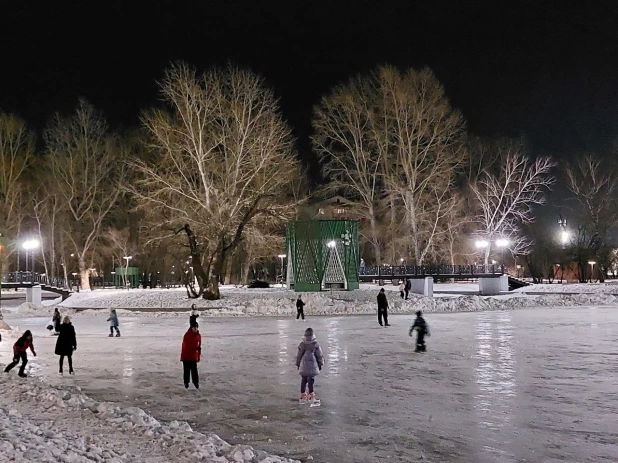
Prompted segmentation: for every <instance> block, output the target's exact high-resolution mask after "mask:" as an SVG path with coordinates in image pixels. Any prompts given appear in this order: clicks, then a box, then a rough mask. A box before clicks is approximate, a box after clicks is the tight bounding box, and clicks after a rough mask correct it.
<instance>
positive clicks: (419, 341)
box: [408, 310, 429, 352]
mask: <svg viewBox="0 0 618 463" xmlns="http://www.w3.org/2000/svg"><path fill="white" fill-rule="evenodd" d="M414 330H416V349H415V350H414V352H427V347H426V346H425V336H429V325H428V324H427V322H426V321H425V319H424V318H423V312H421V311H420V310H417V311H416V319H415V320H414V324H413V325H412V326H411V327H410V332H409V333H408V334H409V335H410V336H412V335H413V333H414Z"/></svg>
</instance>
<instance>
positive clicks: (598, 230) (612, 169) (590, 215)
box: [566, 155, 618, 281]
mask: <svg viewBox="0 0 618 463" xmlns="http://www.w3.org/2000/svg"><path fill="white" fill-rule="evenodd" d="M566 173H567V178H568V186H569V189H570V190H571V192H572V193H573V195H574V198H575V200H576V201H577V204H578V206H579V207H578V208H577V212H578V215H579V220H580V221H581V222H582V224H581V226H580V230H579V233H578V237H577V241H576V243H575V244H574V246H575V247H576V249H574V254H575V255H576V261H577V265H578V267H579V275H580V279H581V280H583V281H585V275H586V271H587V268H588V260H590V259H594V260H595V261H596V262H597V264H598V270H599V275H600V279H601V280H603V278H604V275H605V273H606V272H607V270H608V269H609V265H610V261H611V258H610V256H611V252H610V249H609V246H608V245H609V243H608V240H609V236H610V232H611V230H612V229H614V228H615V227H616V225H617V222H618V169H617V168H616V163H613V162H609V161H603V162H601V160H599V159H595V158H594V157H593V156H590V155H588V156H583V157H581V158H579V159H578V161H576V162H574V163H571V164H569V165H567V168H566Z"/></svg>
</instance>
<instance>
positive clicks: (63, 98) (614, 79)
mask: <svg viewBox="0 0 618 463" xmlns="http://www.w3.org/2000/svg"><path fill="white" fill-rule="evenodd" d="M1 5H2V6H1V10H0V23H1V27H0V44H1V48H2V58H1V59H2V61H1V62H2V66H1V72H0V108H1V109H2V110H4V111H7V112H12V113H16V114H18V115H19V116H21V117H23V118H25V119H26V120H27V121H28V123H29V124H30V125H31V126H32V127H34V128H36V129H41V128H42V127H43V126H44V125H45V123H46V122H47V121H48V120H49V118H50V117H51V116H52V115H53V113H54V112H55V111H61V112H70V111H72V110H73V108H74V107H75V105H76V102H77V99H78V97H85V98H87V99H88V100H89V101H91V102H92V103H93V104H94V105H95V106H96V107H98V108H100V109H102V110H103V111H104V113H105V115H106V116H107V118H108V120H109V121H110V123H111V125H112V126H114V127H117V128H128V127H134V126H137V125H138V123H139V122H138V116H139V110H140V109H141V108H145V107H148V106H151V105H153V104H157V98H158V95H157V87H156V83H155V80H156V79H158V78H160V77H161V76H162V72H163V70H164V69H165V67H166V66H167V65H168V64H169V62H170V61H174V60H184V61H186V62H188V63H190V64H192V65H194V66H196V67H198V68H199V69H205V68H207V67H209V66H211V65H213V64H225V63H226V62H227V61H230V60H231V61H232V62H234V63H236V64H239V65H241V66H246V67H249V68H251V69H253V70H254V71H257V72H258V73H260V74H262V75H263V76H264V77H265V78H266V80H267V83H268V84H269V85H270V86H272V87H273V88H274V89H275V91H276V93H277V95H278V96H279V97H280V98H281V104H282V107H283V111H284V116H285V117H286V118H287V119H288V120H289V121H290V122H291V124H292V125H293V127H294V130H295V132H296V135H297V136H298V138H299V147H300V153H301V157H302V158H303V160H304V161H305V162H306V163H307V164H308V165H309V166H310V167H312V172H313V173H314V174H315V172H316V169H315V160H314V159H313V156H312V154H311V152H310V149H309V142H308V134H309V131H310V116H311V110H312V106H313V105H314V104H315V103H317V102H318V101H319V98H320V96H321V95H322V94H324V93H325V92H327V91H328V90H329V88H330V87H331V86H333V85H334V84H337V83H340V82H342V81H344V80H345V79H347V78H348V77H349V76H351V75H353V74H355V73H359V72H366V71H369V70H371V69H373V68H375V67H376V66H377V65H379V64H383V63H392V64H395V65H397V66H400V67H402V68H404V67H410V66H411V67H422V66H429V67H431V68H433V70H434V71H435V73H436V75H437V76H438V78H439V79H440V80H441V81H442V83H443V84H444V85H445V87H446V91H447V94H448V96H449V98H450V99H451V101H452V103H453V105H454V106H455V107H457V108H459V109H460V110H461V111H462V112H463V114H464V116H465V119H466V121H467V123H468V128H469V130H470V132H471V133H473V134H477V135H490V136H518V135H523V136H525V137H527V139H528V141H529V142H530V146H531V148H532V151H533V153H535V154H551V155H554V156H557V157H560V158H567V159H568V158H570V157H572V156H573V155H574V154H576V153H580V152H582V151H593V152H598V153H601V154H605V155H609V151H610V146H611V143H612V141H613V140H614V139H616V138H618V85H617V83H618V66H617V65H616V56H617V54H618V31H617V30H616V27H615V25H616V24H618V3H617V2H615V1H604V0H603V1H595V2H579V4H576V3H572V2H571V3H570V4H565V3H564V2H559V1H555V2H537V1H526V0H522V1H517V2H515V1H503V2H495V1H492V2H489V1H469V2H452V1H446V0H433V1H424V2H421V1H414V0H408V1H373V2H371V1H362V0H357V1H353V2H342V1H339V2H332V1H331V2H320V1H305V0H296V1H294V0H288V1H280V0H271V1H262V2H259V1H258V2H256V1H239V0H228V1H221V2H212V1H186V0H184V1H183V0H175V1H169V0H159V1H145V0H142V1H132V0H123V1H122V0H116V1H106V2H88V1H81V2H67V1H65V2H62V1H61V2H45V3H40V2H33V1H28V0H20V1H12V2H8V1H2V3H1Z"/></svg>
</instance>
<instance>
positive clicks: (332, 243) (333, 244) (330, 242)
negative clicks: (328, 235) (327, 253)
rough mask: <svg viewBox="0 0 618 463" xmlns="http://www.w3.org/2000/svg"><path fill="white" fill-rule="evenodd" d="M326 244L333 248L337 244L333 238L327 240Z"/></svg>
mask: <svg viewBox="0 0 618 463" xmlns="http://www.w3.org/2000/svg"><path fill="white" fill-rule="evenodd" d="M326 246H328V247H329V248H331V249H332V248H334V247H335V246H337V243H335V240H332V241H329V242H328V243H326Z"/></svg>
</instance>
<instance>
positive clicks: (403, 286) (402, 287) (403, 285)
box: [399, 280, 406, 299]
mask: <svg viewBox="0 0 618 463" xmlns="http://www.w3.org/2000/svg"><path fill="white" fill-rule="evenodd" d="M405 289H406V285H405V283H404V282H403V280H402V281H400V282H399V295H400V296H401V298H402V299H403V296H404V290H405Z"/></svg>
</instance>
